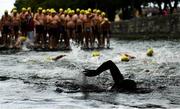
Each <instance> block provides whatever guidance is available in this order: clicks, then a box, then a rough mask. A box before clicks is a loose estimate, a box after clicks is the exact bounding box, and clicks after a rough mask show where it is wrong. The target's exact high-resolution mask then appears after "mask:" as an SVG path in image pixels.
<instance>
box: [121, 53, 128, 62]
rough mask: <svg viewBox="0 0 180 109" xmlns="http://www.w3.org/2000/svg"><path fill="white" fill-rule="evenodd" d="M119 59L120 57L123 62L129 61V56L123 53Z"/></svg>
mask: <svg viewBox="0 0 180 109" xmlns="http://www.w3.org/2000/svg"><path fill="white" fill-rule="evenodd" d="M120 59H121V61H124V62H128V61H129V57H128V56H126V55H124V54H123V55H121V56H120Z"/></svg>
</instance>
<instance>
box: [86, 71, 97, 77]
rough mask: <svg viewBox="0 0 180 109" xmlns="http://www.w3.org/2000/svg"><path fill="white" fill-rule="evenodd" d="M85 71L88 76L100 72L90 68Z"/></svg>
mask: <svg viewBox="0 0 180 109" xmlns="http://www.w3.org/2000/svg"><path fill="white" fill-rule="evenodd" d="M83 73H84V75H85V76H88V77H92V76H97V75H98V74H99V73H98V72H97V71H96V70H89V69H85V70H84V71H83Z"/></svg>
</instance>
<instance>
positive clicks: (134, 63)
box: [0, 39, 180, 109]
mask: <svg viewBox="0 0 180 109" xmlns="http://www.w3.org/2000/svg"><path fill="white" fill-rule="evenodd" d="M179 43H180V41H178V40H159V41H155V40H148V41H143V40H136V41H124V40H117V39H112V40H111V47H112V49H104V50H100V54H101V55H100V56H99V57H92V54H91V53H92V51H86V50H85V51H84V50H81V49H80V47H78V46H76V45H73V44H72V51H56V52H36V51H29V50H27V49H24V50H22V51H18V52H13V53H10V51H1V55H0V76H1V77H8V78H9V79H7V80H4V81H0V95H1V97H0V109H85V108H86V109H102V108H103V109H109V108H114V109H139V108H142V109H144V108H152V109H154V108H157V109H161V108H162V109H166V108H167V109H179V108H180V86H179V85H180V68H179V66H180V60H179V56H180V55H179V54H180V44H179ZM150 47H152V48H153V49H154V56H153V57H147V56H146V50H147V49H148V48H150ZM11 52H12V51H11ZM121 53H129V54H131V55H133V56H135V57H136V58H135V59H132V60H130V61H129V62H121V61H120V58H119V56H120V54H121ZM63 54H65V55H67V56H65V57H63V58H62V59H59V60H58V61H52V60H50V58H51V57H55V56H58V55H63ZM107 60H112V61H114V62H115V63H116V65H117V66H118V67H119V69H120V70H121V72H122V74H123V75H124V76H125V78H130V79H134V80H135V81H136V82H137V83H138V87H139V88H145V89H149V90H150V91H149V92H147V93H143V92H142V93H126V92H121V93H117V92H106V91H104V92H89V93H82V92H81V91H77V92H74V93H68V91H63V92H62V93H58V92H57V91H55V90H56V88H57V86H56V85H55V83H57V82H58V81H60V82H64V83H66V82H67V81H68V82H69V83H78V84H94V85H96V86H99V87H104V88H108V87H110V86H111V85H112V84H113V81H112V78H111V76H110V74H109V72H108V71H106V72H105V73H103V74H101V75H99V76H97V77H93V78H86V81H85V79H84V76H83V74H82V71H83V69H84V68H91V69H96V68H97V67H98V66H99V65H100V64H101V63H103V62H104V61H107ZM63 88H64V87H63ZM64 90H69V89H66V88H64Z"/></svg>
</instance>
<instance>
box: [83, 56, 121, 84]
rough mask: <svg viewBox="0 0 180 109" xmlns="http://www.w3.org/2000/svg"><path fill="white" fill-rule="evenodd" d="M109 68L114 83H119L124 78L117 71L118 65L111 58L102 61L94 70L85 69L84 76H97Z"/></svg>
mask: <svg viewBox="0 0 180 109" xmlns="http://www.w3.org/2000/svg"><path fill="white" fill-rule="evenodd" d="M106 70H110V73H111V76H112V78H113V80H114V82H115V84H119V83H120V82H121V81H122V80H124V77H123V75H122V74H121V72H120V71H119V69H118V67H117V66H116V65H115V63H113V62H112V61H111V60H109V61H107V62H104V63H103V64H102V65H100V66H99V67H98V68H97V69H96V70H85V71H84V72H85V76H89V77H92V76H97V75H99V74H100V73H102V72H103V71H106Z"/></svg>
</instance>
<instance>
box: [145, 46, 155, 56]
mask: <svg viewBox="0 0 180 109" xmlns="http://www.w3.org/2000/svg"><path fill="white" fill-rule="evenodd" d="M153 53H154V50H153V49H152V48H149V49H148V50H147V52H146V55H147V56H153Z"/></svg>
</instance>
